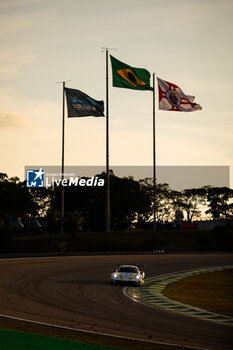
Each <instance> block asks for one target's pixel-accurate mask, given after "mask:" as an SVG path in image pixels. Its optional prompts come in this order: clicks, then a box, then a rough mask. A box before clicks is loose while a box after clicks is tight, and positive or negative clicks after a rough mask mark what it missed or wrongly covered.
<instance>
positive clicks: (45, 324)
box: [0, 299, 210, 350]
mask: <svg viewBox="0 0 233 350" xmlns="http://www.w3.org/2000/svg"><path fill="white" fill-rule="evenodd" d="M131 300H132V299H131ZM0 317H4V318H9V319H13V320H17V321H23V322H28V323H33V324H39V325H41V326H47V327H54V328H60V329H66V330H70V331H76V332H80V333H86V334H95V335H101V336H105V337H112V338H118V339H124V340H133V341H140V342H143V343H152V344H158V345H168V346H174V347H175V346H176V347H182V348H184V349H190V350H210V349H208V348H198V347H195V346H187V345H182V344H171V343H165V342H158V341H154V340H146V339H140V338H132V337H124V336H122V335H114V334H108V333H102V332H94V331H88V330H85V329H80V328H73V327H66V326H59V325H56V324H52V323H46V322H40V321H33V320H28V319H25V318H20V317H14V316H8V315H3V314H0ZM50 337H52V336H50Z"/></svg>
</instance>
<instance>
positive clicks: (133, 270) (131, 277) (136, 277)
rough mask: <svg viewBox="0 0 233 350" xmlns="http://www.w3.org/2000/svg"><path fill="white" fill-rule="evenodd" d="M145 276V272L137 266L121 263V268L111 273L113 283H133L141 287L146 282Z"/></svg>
mask: <svg viewBox="0 0 233 350" xmlns="http://www.w3.org/2000/svg"><path fill="white" fill-rule="evenodd" d="M144 278H145V273H144V272H142V271H140V270H139V268H138V267H137V266H135V265H120V266H119V268H118V269H117V270H116V271H114V272H113V273H112V274H111V283H112V284H116V283H120V282H124V283H132V284H136V285H138V286H140V287H141V286H142V285H143V283H144Z"/></svg>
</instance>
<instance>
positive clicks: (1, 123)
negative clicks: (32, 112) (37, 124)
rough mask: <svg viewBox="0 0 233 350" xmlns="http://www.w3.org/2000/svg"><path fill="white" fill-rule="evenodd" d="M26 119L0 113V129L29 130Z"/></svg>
mask: <svg viewBox="0 0 233 350" xmlns="http://www.w3.org/2000/svg"><path fill="white" fill-rule="evenodd" d="M29 127H30V123H29V122H28V120H27V119H25V118H23V117H21V116H18V115H16V114H13V113H8V112H2V111H0V129H25V128H29Z"/></svg>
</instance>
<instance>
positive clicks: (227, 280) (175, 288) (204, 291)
mask: <svg viewBox="0 0 233 350" xmlns="http://www.w3.org/2000/svg"><path fill="white" fill-rule="evenodd" d="M163 294H164V295H166V296H167V297H169V298H171V299H175V300H178V301H180V302H182V303H185V304H189V305H192V306H197V307H200V308H202V309H205V310H208V311H212V312H216V313H219V314H222V315H226V316H233V269H229V270H225V271H217V272H207V273H203V274H201V275H197V276H193V277H187V278H184V279H182V280H180V281H177V282H173V283H170V284H169V285H167V287H166V288H165V289H164V290H163Z"/></svg>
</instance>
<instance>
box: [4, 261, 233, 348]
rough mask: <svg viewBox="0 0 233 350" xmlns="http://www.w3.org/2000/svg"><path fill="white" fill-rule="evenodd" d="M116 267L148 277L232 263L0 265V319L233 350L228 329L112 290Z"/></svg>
mask: <svg viewBox="0 0 233 350" xmlns="http://www.w3.org/2000/svg"><path fill="white" fill-rule="evenodd" d="M118 263H126V264H130V263H132V264H145V268H144V271H145V272H146V277H147V278H148V277H152V276H156V275H160V274H166V273H172V272H177V271H184V270H191V269H195V268H199V267H210V266H221V265H226V264H232V263H233V255H231V254H200V255H198V254H180V255H178V254H171V255H134V256H129V255H128V256H122V255H121V256H77V257H53V258H25V259H5V260H0V276H1V277H0V314H3V315H9V316H16V317H20V318H24V319H29V320H35V321H40V322H46V323H50V324H55V325H60V326H67V327H73V328H77V329H84V330H90V331H96V332H101V333H107V334H114V335H121V336H124V337H133V338H137V339H145V340H150V341H161V342H165V343H170V344H178V345H185V346H193V347H200V348H203V349H216V350H221V349H232V348H233V332H232V331H233V329H232V327H230V326H224V325H219V324H214V323H212V322H208V321H203V320H199V319H194V318H191V317H187V316H183V315H180V314H176V313H170V312H167V311H163V310H159V309H158V310H157V309H152V308H149V307H146V306H144V305H141V304H138V303H136V302H134V301H132V300H130V299H129V298H127V297H126V296H125V295H123V294H122V286H111V285H110V283H109V276H110V273H111V272H112V270H113V269H114V268H115V267H116V265H117V264H118Z"/></svg>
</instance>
